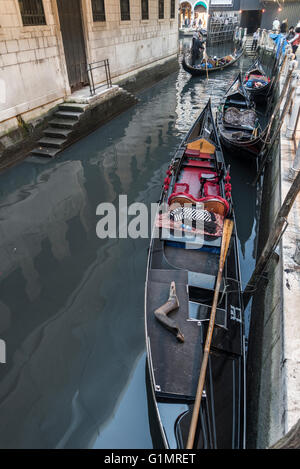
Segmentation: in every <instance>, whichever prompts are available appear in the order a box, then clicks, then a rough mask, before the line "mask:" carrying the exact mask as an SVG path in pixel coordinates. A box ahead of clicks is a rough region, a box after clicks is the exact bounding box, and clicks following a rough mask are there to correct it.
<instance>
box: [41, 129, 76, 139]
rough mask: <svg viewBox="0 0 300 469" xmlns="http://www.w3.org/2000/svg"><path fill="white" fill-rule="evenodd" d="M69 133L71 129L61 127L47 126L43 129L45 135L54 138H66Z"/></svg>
mask: <svg viewBox="0 0 300 469" xmlns="http://www.w3.org/2000/svg"><path fill="white" fill-rule="evenodd" d="M71 133H72V129H61V128H59V127H48V128H47V129H46V130H44V134H45V136H46V137H54V138H68V136H69V135H70V134H71Z"/></svg>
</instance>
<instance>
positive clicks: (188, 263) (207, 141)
mask: <svg viewBox="0 0 300 469" xmlns="http://www.w3.org/2000/svg"><path fill="white" fill-rule="evenodd" d="M197 145H200V149H198V153H197V150H196V147H197ZM201 150H205V151H201ZM207 152H208V153H207ZM196 153H197V154H196ZM206 163H209V165H207V164H206ZM202 164H204V165H203V166H202ZM170 168H171V169H169V170H168V177H167V178H166V180H165V184H164V189H163V193H162V197H161V202H162V203H165V204H166V205H167V207H168V208H167V211H170V210H171V212H172V213H178V212H177V210H184V209H183V203H186V201H187V200H189V201H190V202H189V203H190V205H188V206H189V207H191V206H192V207H195V203H196V208H195V209H193V210H194V211H192V212H191V209H188V210H190V211H189V212H188V213H193V214H194V213H195V214H198V215H199V214H200V213H201V214H203V213H204V214H205V216H207V218H206V221H205V222H204V225H203V227H202V232H201V229H200V228H199V227H198V228H195V227H194V225H192V226H189V228H187V227H186V225H185V224H183V225H182V222H179V224H180V225H181V226H183V233H182V237H181V239H180V238H179V237H178V232H176V230H174V226H175V225H174V224H173V225H172V229H171V230H170V231H169V232H168V233H166V232H165V228H166V227H167V226H168V225H165V223H166V220H165V219H164V218H163V216H161V215H159V214H158V216H157V218H156V229H155V230H154V235H153V237H152V240H151V246H150V251H149V259H148V268H147V279H146V288H145V327H146V344H147V358H148V366H149V374H150V379H151V385H152V392H153V398H154V402H155V406H156V411H157V416H158V422H159V425H160V429H161V433H162V436H163V440H164V444H165V447H166V448H173V449H179V448H185V447H186V446H185V445H186V441H187V436H188V429H189V422H190V418H191V413H192V409H193V402H194V399H195V393H196V388H197V381H198V376H199V371H200V366H201V361H202V353H203V342H204V340H205V335H206V331H207V326H208V322H209V317H210V313H211V307H212V300H213V295H214V288H215V283H216V277H217V273H218V265H219V256H220V245H221V237H222V231H220V230H221V228H220V227H221V226H222V220H223V218H224V217H228V216H233V214H232V210H231V201H230V184H229V175H228V173H227V170H226V168H225V164H224V160H223V155H222V151H221V146H220V142H219V139H218V136H217V133H216V128H215V124H214V120H213V117H212V112H211V107H210V103H209V104H208V105H207V106H206V108H205V109H204V111H203V112H202V113H201V115H200V116H199V118H198V119H197V121H196V123H195V125H194V126H193V128H192V129H191V131H190V132H189V134H188V136H187V137H186V139H185V140H184V141H183V143H182V145H181V147H180V148H179V150H178V151H177V152H176V155H175V157H174V159H173V160H172V163H171V166H170ZM197 175H198V176H197ZM197 181H198V185H197ZM174 201H175V202H177V203H179V206H178V205H177V208H176V209H175V211H174V212H173V211H172V210H173V207H174V206H173V203H174ZM199 201H201V202H199ZM200 203H201V204H202V205H201V207H202V209H200V206H199V205H197V204H200ZM191 204H192V205H191ZM178 207H179V208H178ZM203 208H204V210H203ZM174 220H176V218H175V219H174ZM207 220H210V221H207ZM211 220H214V222H213V223H212V222H211ZM174 223H175V221H174ZM218 223H219V224H218ZM200 226H201V225H200ZM212 227H213V228H212ZM209 229H211V230H210V231H209ZM205 233H206V234H205ZM172 282H175V285H176V293H177V297H178V300H179V308H177V310H175V311H173V312H171V313H170V315H169V316H170V318H172V319H173V320H174V321H175V322H176V325H177V326H178V328H179V329H180V331H181V332H182V334H183V335H184V342H183V343H180V342H179V341H178V340H177V339H176V337H175V335H174V334H173V333H172V332H171V331H170V330H169V329H167V328H165V327H164V326H163V325H162V324H161V322H159V321H158V320H157V317H156V315H155V314H154V313H155V311H157V310H158V309H159V308H160V307H161V306H162V305H164V304H165V303H166V302H167V300H168V296H169V289H170V284H171V283H172ZM244 354H245V348H244V326H243V306H242V297H241V287H240V272H239V260H238V247H237V237H236V232H234V234H233V236H232V240H231V248H230V251H229V254H228V257H227V261H226V267H225V271H224V276H223V279H222V283H221V291H220V294H219V303H218V307H217V314H216V325H215V330H214V334H213V341H212V349H211V353H210V357H209V367H208V374H207V379H206V385H205V394H204V395H203V405H202V406H201V412H200V414H201V416H200V419H199V428H198V433H197V438H196V443H195V447H197V448H241V447H243V446H244V423H245V419H244V404H245V399H244V392H245V386H244V384H245V383H244V381H245V369H244Z"/></svg>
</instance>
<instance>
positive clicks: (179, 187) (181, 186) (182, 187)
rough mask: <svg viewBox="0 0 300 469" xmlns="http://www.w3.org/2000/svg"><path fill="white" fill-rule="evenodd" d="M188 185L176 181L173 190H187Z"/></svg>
mask: <svg viewBox="0 0 300 469" xmlns="http://www.w3.org/2000/svg"><path fill="white" fill-rule="evenodd" d="M189 191H190V186H189V185H188V184H185V183H177V184H175V185H174V192H189Z"/></svg>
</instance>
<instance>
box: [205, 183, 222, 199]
mask: <svg viewBox="0 0 300 469" xmlns="http://www.w3.org/2000/svg"><path fill="white" fill-rule="evenodd" d="M203 195H204V197H209V196H214V195H217V196H220V195H221V193H220V186H219V184H218V183H215V182H211V181H207V182H206V183H205V184H204V187H203Z"/></svg>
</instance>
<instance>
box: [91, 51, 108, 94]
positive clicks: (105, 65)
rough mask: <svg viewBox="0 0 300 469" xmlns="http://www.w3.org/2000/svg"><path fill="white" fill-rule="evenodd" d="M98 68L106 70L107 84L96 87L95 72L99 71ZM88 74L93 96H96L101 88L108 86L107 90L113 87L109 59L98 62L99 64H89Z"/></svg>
mask: <svg viewBox="0 0 300 469" xmlns="http://www.w3.org/2000/svg"><path fill="white" fill-rule="evenodd" d="M98 68H104V69H105V77H106V82H105V83H101V84H100V85H97V86H96V85H95V80H94V75H93V71H94V70H96V69H98ZM87 72H88V78H89V85H90V92H91V96H94V95H95V94H96V90H98V89H99V88H103V87H104V86H106V87H107V88H111V87H112V82H111V75H110V66H109V60H108V59H104V60H98V61H97V62H91V63H89V64H88V65H87Z"/></svg>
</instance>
